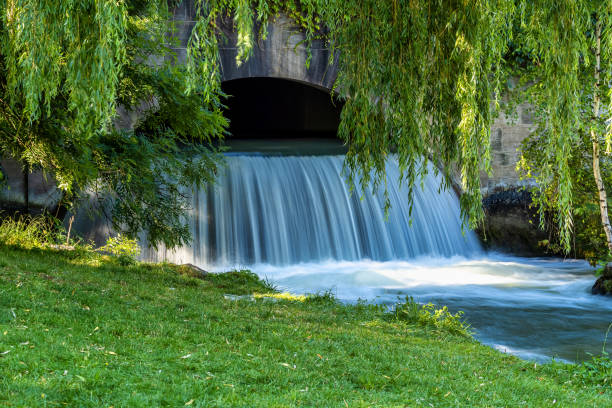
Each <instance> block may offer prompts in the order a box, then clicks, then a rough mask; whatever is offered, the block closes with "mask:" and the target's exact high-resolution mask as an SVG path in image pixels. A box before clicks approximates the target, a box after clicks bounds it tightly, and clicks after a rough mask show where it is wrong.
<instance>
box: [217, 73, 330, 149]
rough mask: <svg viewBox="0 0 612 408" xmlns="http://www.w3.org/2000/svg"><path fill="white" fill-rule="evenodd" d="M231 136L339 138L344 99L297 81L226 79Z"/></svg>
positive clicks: (227, 113) (254, 137) (250, 137)
mask: <svg viewBox="0 0 612 408" xmlns="http://www.w3.org/2000/svg"><path fill="white" fill-rule="evenodd" d="M222 88H223V92H225V93H226V94H227V95H228V98H227V99H226V100H225V101H224V103H225V105H226V106H227V109H226V111H225V116H226V117H227V118H228V119H229V120H230V126H229V129H228V130H229V132H230V136H229V137H228V139H229V140H236V139H242V140H244V139H303V138H318V139H320V138H324V139H337V131H338V124H339V123H340V112H341V110H342V102H341V101H339V100H333V99H332V97H331V96H330V94H329V92H326V91H324V90H321V89H318V88H315V87H313V86H310V85H307V84H303V83H300V82H296V81H291V80H285V79H277V78H246V79H236V80H232V81H227V82H224V83H223V85H222Z"/></svg>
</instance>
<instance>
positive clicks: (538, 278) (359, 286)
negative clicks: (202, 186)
mask: <svg viewBox="0 0 612 408" xmlns="http://www.w3.org/2000/svg"><path fill="white" fill-rule="evenodd" d="M343 160H344V158H343V157H342V156H286V157H283V156H261V155H231V156H228V157H227V167H226V168H225V169H224V171H222V172H221V173H220V174H219V177H218V182H217V184H216V185H215V186H213V187H210V188H208V189H206V190H202V191H198V192H196V194H195V195H194V197H193V210H192V213H191V226H192V233H193V237H194V241H193V244H192V246H190V247H185V248H179V249H177V250H174V251H164V250H163V249H162V250H159V251H157V252H150V253H148V254H145V257H146V258H148V259H149V260H162V259H166V260H169V261H172V262H177V263H187V262H188V263H193V264H195V265H198V266H201V267H203V268H205V269H208V270H219V271H222V270H228V269H232V268H237V267H246V268H249V269H251V270H252V271H254V272H255V273H257V274H258V275H260V276H261V277H265V278H267V279H269V280H271V281H272V282H273V283H274V284H276V285H277V286H278V287H279V288H281V289H286V290H290V291H292V292H302V293H304V292H306V293H316V292H319V291H325V290H330V289H331V290H332V291H333V292H334V293H335V294H336V296H337V297H338V298H339V299H340V300H343V301H347V302H353V301H356V300H357V299H360V298H361V299H367V300H369V301H374V302H379V303H384V304H389V305H391V304H393V303H394V302H396V301H397V300H398V298H402V297H404V296H406V295H410V296H413V297H414V298H415V299H416V300H417V301H420V302H423V303H426V302H434V303H438V304H444V305H448V306H449V308H450V309H451V310H452V311H457V310H464V311H465V312H466V317H467V319H468V321H469V322H470V323H471V324H472V326H473V327H474V328H476V329H477V337H478V338H479V339H480V340H481V341H483V342H485V343H486V344H490V345H491V346H494V347H497V348H499V349H502V350H506V351H509V352H513V353H515V354H518V355H520V356H523V357H528V358H534V359H545V358H547V357H553V356H556V357H561V358H564V359H568V360H576V359H581V358H584V357H585V352H592V353H595V352H598V351H600V350H601V344H602V342H603V335H604V333H605V330H606V328H607V325H608V324H609V319H610V316H612V302H609V301H608V300H607V299H603V298H600V297H595V296H591V295H590V294H588V289H589V288H590V285H592V283H593V275H592V270H590V269H589V267H588V265H587V264H586V263H585V262H580V261H571V262H564V261H562V260H550V259H548V260H538V259H525V258H517V257H509V256H503V255H499V254H487V253H485V252H483V251H482V249H481V247H480V244H479V242H478V239H477V237H476V236H475V234H474V233H473V232H472V231H465V234H462V231H461V218H460V212H459V204H458V200H457V197H456V196H455V195H454V194H453V193H452V192H448V191H442V192H439V191H438V190H439V185H440V179H439V177H438V176H435V175H433V174H432V173H433V172H430V174H429V175H428V176H427V177H426V178H425V180H424V184H423V188H422V189H421V188H419V187H417V188H415V189H414V206H413V210H412V217H410V216H409V207H408V196H407V194H408V192H407V189H405V188H401V187H400V186H399V185H398V183H397V180H398V177H399V169H398V166H397V163H395V162H393V161H392V160H391V161H390V163H389V164H388V166H387V176H388V191H389V198H390V201H391V210H390V213H389V216H388V219H385V214H384V209H383V208H384V197H383V195H382V191H379V192H377V193H374V194H365V195H364V197H363V198H362V199H360V198H359V196H358V195H357V194H351V193H350V191H349V190H348V186H347V184H346V182H345V179H344V178H343V176H342V167H343ZM411 219H412V223H411V221H410V220H411Z"/></svg>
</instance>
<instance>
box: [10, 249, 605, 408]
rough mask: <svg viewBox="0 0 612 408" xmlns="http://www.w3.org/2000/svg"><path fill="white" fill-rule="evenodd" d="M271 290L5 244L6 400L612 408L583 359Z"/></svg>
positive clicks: (247, 280)
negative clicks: (500, 347) (504, 349)
mask: <svg viewBox="0 0 612 408" xmlns="http://www.w3.org/2000/svg"><path fill="white" fill-rule="evenodd" d="M270 292H271V288H270V287H269V285H266V284H264V283H263V282H261V281H260V280H259V279H257V277H256V276H254V275H253V274H250V273H247V272H232V273H227V274H221V275H207V276H205V277H204V278H201V279H200V278H198V277H196V276H195V275H194V274H193V273H192V272H190V270H189V269H187V268H184V267H175V266H171V265H148V264H139V265H133V266H127V267H124V266H120V265H119V264H118V262H117V261H115V260H113V259H110V258H108V257H103V256H99V255H95V254H89V253H86V252H76V253H70V252H59V251H53V250H41V249H32V250H25V249H16V248H8V247H2V246H0V353H1V354H0V406H24V407H25V406H29V407H64V406H69V407H110V406H114V407H153V406H169V407H178V406H192V407H293V406H310V407H419V406H422V407H457V406H464V407H475V406H483V407H514V406H528V407H539V406H547V407H548V406H555V407H557V406H562V407H574V406H575V407H606V406H612V395H611V392H610V386H609V385H607V386H605V384H604V385H601V384H600V385H595V384H592V383H589V382H584V381H582V380H581V379H580V378H581V377H579V376H577V375H576V373H575V370H573V369H572V367H573V366H564V365H560V364H556V365H543V366H542V365H539V364H538V365H535V364H534V363H532V362H531V363H530V362H526V361H522V360H519V359H518V358H515V357H511V356H508V355H504V354H501V353H499V352H497V351H495V350H493V349H491V348H489V347H485V346H483V345H481V344H479V343H478V342H476V341H475V340H472V339H471V338H469V337H466V336H461V335H453V334H451V332H449V331H448V330H444V329H440V328H437V327H435V326H429V325H426V324H425V325H423V324H413V323H409V322H408V323H407V322H405V321H401V320H397V319H396V318H395V317H394V315H392V314H389V313H386V312H385V311H384V310H382V309H381V308H379V307H376V306H371V305H364V304H358V305H353V306H346V305H342V304H339V303H338V302H335V301H334V300H333V298H331V297H330V296H329V295H326V294H324V295H322V296H318V297H307V298H303V297H299V296H298V297H292V296H288V295H279V294H273V293H270ZM253 293H257V294H258V296H252V297H247V298H244V299H239V300H235V297H234V299H226V297H224V295H225V294H235V295H248V294H253ZM266 293H269V294H270V296H260V295H262V294H266ZM415 313H416V311H415ZM468 317H469V316H468ZM492 318H495V317H494V316H492Z"/></svg>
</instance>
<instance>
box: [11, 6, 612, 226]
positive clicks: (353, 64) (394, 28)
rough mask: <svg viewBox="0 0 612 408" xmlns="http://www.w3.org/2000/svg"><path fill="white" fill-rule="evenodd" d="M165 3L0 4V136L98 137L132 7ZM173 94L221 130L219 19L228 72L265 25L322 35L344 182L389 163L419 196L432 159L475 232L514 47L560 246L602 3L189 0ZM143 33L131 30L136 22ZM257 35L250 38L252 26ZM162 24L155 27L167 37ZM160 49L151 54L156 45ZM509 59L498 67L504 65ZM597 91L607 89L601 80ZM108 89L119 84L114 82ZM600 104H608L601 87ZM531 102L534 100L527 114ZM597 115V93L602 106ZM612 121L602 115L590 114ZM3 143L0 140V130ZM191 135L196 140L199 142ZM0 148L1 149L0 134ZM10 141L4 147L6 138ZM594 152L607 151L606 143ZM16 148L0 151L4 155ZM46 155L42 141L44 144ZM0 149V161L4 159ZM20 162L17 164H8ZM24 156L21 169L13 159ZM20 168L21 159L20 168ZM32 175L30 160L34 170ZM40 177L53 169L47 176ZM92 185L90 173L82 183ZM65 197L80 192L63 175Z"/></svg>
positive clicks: (606, 46) (127, 40) (381, 173)
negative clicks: (52, 119) (232, 53)
mask: <svg viewBox="0 0 612 408" xmlns="http://www.w3.org/2000/svg"><path fill="white" fill-rule="evenodd" d="M178 3H180V1H177V0H173V1H170V2H168V1H167V0H156V1H143V0H66V1H61V2H57V1H54V0H2V1H0V7H1V8H2V20H1V22H2V27H1V33H0V49H1V52H2V59H3V61H4V64H3V67H4V70H3V74H4V77H5V78H4V84H5V85H4V91H3V95H2V104H1V106H4V108H2V111H3V114H4V117H5V120H4V125H3V126H2V128H3V129H4V130H2V129H0V130H2V134H4V135H6V134H10V133H11V132H13V134H17V133H19V132H21V130H20V129H21V126H22V125H21V124H22V123H23V122H24V121H25V122H26V123H27V124H29V129H30V133H27V134H26V135H25V136H24V137H22V138H20V139H19V141H20V142H19V143H22V147H23V146H25V145H27V143H28V137H29V136H28V135H32V134H34V133H35V132H34V131H33V130H32V129H34V128H35V126H34V127H33V124H34V125H35V124H36V123H37V121H40V120H41V119H44V118H45V117H48V116H50V115H53V114H54V109H53V104H54V103H56V102H57V100H58V98H62V99H64V100H65V101H66V109H67V111H68V112H69V113H70V114H68V115H65V116H64V118H63V120H65V123H63V124H62V127H63V129H64V130H65V131H67V132H68V133H69V135H70V137H71V138H72V139H73V141H74V142H75V143H77V142H78V143H80V144H81V145H82V146H85V147H86V148H90V149H95V148H94V146H93V145H92V144H91V143H89V142H87V141H88V140H91V139H94V140H95V135H97V134H100V132H104V131H107V130H108V129H109V127H110V125H111V123H112V119H113V116H114V114H115V106H116V101H117V100H118V94H120V93H121V92H122V91H121V89H120V88H121V84H122V83H123V82H125V78H126V70H127V71H129V68H130V67H134V66H136V65H138V64H150V62H149V61H147V59H146V58H141V59H140V60H138V59H131V60H130V59H129V58H127V57H126V47H127V45H128V44H135V43H137V41H134V38H132V36H133V35H134V34H133V33H132V32H130V31H129V30H128V29H127V27H128V26H129V22H130V21H132V23H133V22H134V19H133V17H134V13H133V10H134V9H142V8H143V7H145V5H146V7H147V10H149V11H148V14H146V15H147V16H148V18H151V19H152V20H155V18H154V16H155V13H156V10H160V11H159V13H160V14H159V15H162V14H163V13H164V12H165V11H164V10H167V9H168V5H170V7H173V6H176V5H177V4H178ZM193 4H194V6H195V12H196V15H197V22H196V24H195V27H194V29H193V31H192V33H191V37H190V39H189V45H188V50H187V55H188V58H187V62H186V67H185V72H186V74H185V86H184V89H181V92H185V94H186V95H198V98H200V100H201V102H202V105H203V106H206V107H209V110H210V115H212V116H211V118H212V117H215V118H216V119H214V120H213V119H211V123H213V124H214V125H210V126H213V128H214V129H215V130H214V131H213V133H214V134H218V133H219V126H221V124H222V118H218V117H217V116H220V115H221V110H220V109H218V105H219V98H220V96H221V95H222V92H221V76H220V62H219V36H218V34H219V33H218V29H217V21H218V19H219V17H227V16H230V17H232V18H233V19H234V26H235V30H236V31H237V38H238V44H237V46H238V54H237V55H238V61H237V62H238V63H241V62H243V61H245V60H246V59H248V57H249V56H250V54H251V51H252V47H253V44H255V40H256V39H255V36H257V35H261V36H265V35H266V32H265V23H266V22H267V21H269V20H270V19H271V18H272V17H274V16H275V15H277V14H278V13H279V12H283V13H286V14H288V15H289V16H290V17H292V18H293V19H294V20H295V21H296V22H297V23H298V24H299V25H300V26H302V27H303V29H304V31H305V33H306V37H307V39H309V40H311V39H314V38H319V37H323V38H324V39H325V40H326V42H327V44H328V46H329V48H330V50H331V51H332V56H331V60H334V59H337V61H338V64H339V76H338V79H337V81H336V84H335V92H336V93H337V94H339V95H340V96H342V97H343V98H345V100H346V103H345V105H344V109H343V111H342V114H341V124H340V128H339V136H340V137H341V138H342V139H343V140H344V141H345V142H346V144H347V146H348V154H347V157H346V167H347V169H348V170H349V174H350V182H351V183H354V184H360V185H361V187H362V188H366V186H367V185H368V183H369V182H373V183H374V185H375V187H383V188H384V185H385V183H386V179H385V177H386V173H385V161H386V160H387V158H388V157H389V155H390V154H391V153H395V154H396V155H397V158H398V160H399V163H400V168H401V170H402V181H403V182H405V183H406V184H407V185H408V187H409V188H410V189H412V188H413V187H414V186H415V185H418V183H419V181H420V180H421V178H422V176H423V175H424V174H425V172H427V169H428V166H426V165H424V161H432V162H433V164H434V165H435V166H433V168H436V169H442V171H443V173H444V175H445V176H446V177H445V180H446V181H445V187H448V186H449V184H450V182H451V179H452V177H451V176H452V173H453V172H454V169H456V170H457V171H458V174H460V184H461V188H462V190H463V194H462V196H461V205H462V211H463V214H464V216H465V219H466V220H469V222H470V224H471V226H474V225H476V224H477V223H478V222H479V221H480V220H481V219H482V209H481V199H482V197H481V192H480V181H479V180H480V175H481V174H482V172H483V171H484V172H486V171H489V169H490V163H489V162H490V154H489V135H490V125H491V121H492V119H493V118H494V114H495V112H496V111H497V109H498V99H499V98H500V94H501V91H502V89H503V88H504V87H505V83H506V80H507V75H508V73H509V72H510V70H507V69H505V68H506V67H507V65H506V64H505V62H506V61H505V58H506V57H508V56H509V55H510V53H509V48H508V47H509V44H515V46H516V44H518V47H519V48H520V50H521V52H522V55H523V57H524V58H525V59H526V60H527V61H528V62H527V65H528V66H529V68H530V69H531V73H532V75H531V76H530V81H531V82H530V84H531V86H533V87H534V88H533V89H538V90H539V92H538V93H537V94H536V93H534V94H533V98H534V100H533V101H534V102H535V103H537V104H538V106H540V107H542V109H543V111H545V112H546V115H544V116H543V117H542V122H541V126H544V127H545V128H546V129H547V131H546V132H545V136H544V137H543V138H542V140H541V144H542V146H541V148H542V149H543V151H544V152H545V154H546V156H547V157H549V158H550V160H549V161H548V162H547V165H546V166H544V167H542V168H541V169H538V182H540V183H541V185H542V188H543V189H545V188H547V187H546V186H548V185H550V183H552V181H553V180H556V182H557V186H558V200H557V201H556V204H555V208H556V210H557V211H558V212H559V222H560V223H561V226H562V230H563V231H565V233H568V231H569V230H570V228H571V215H572V211H571V209H572V197H571V177H569V166H570V164H569V163H570V160H569V158H570V157H571V154H572V149H573V146H574V144H575V143H577V140H578V138H577V137H576V136H575V132H573V130H572V129H575V128H576V126H577V123H578V121H579V118H580V109H581V108H580V106H581V104H580V103H579V102H578V101H577V100H578V96H579V95H580V94H581V92H582V89H583V86H582V83H581V81H582V77H581V75H580V72H581V67H582V66H584V65H589V64H591V62H589V61H590V58H591V56H590V55H591V54H590V47H591V46H592V41H591V39H592V38H591V37H592V35H591V33H592V20H593V17H594V15H595V14H597V15H599V16H601V18H600V19H599V21H600V22H601V24H602V39H603V42H602V44H603V45H602V48H603V53H602V61H603V62H602V66H604V67H606V69H608V68H607V67H609V65H608V61H609V60H610V56H611V54H612V51H611V50H612V30H611V28H612V21H611V18H610V12H609V11H610V10H609V8H610V7H611V6H610V2H609V1H587V0H567V1H561V2H559V1H551V0H530V1H526V0H473V1H448V0H444V1H443V0H411V1H401V0H387V1H380V0H286V1H281V0H209V1H204V0H195V1H194V2H193ZM146 21H147V20H146V19H142V21H141V22H140V23H141V24H147V23H146ZM255 21H259V22H262V23H264V24H263V25H262V26H263V27H264V28H263V30H262V31H261V32H259V33H255V32H254V31H253V28H254V22H255ZM168 24H170V23H168ZM159 41H160V45H162V44H161V42H164V41H166V40H164V39H163V36H160V37H159ZM512 61H515V60H512V59H511V60H510V62H512ZM604 78H606V79H605V81H608V79H607V78H609V76H608V75H606V76H604ZM122 81H123V82H122ZM604 84H605V85H604V86H602V87H601V89H602V92H604V91H605V92H608V90H609V89H611V88H610V86H609V83H608V82H604ZM536 99H537V100H536ZM606 100H607V101H608V105H610V104H611V103H612V102H611V101H612V92H610V94H609V95H608V96H607V99H606ZM603 111H604V112H606V115H609V113H610V112H612V109H610V106H608V108H607V109H604V110H603ZM7 129H8V130H7ZM205 133H206V132H205ZM2 137H3V138H4V137H5V136H2ZM13 140H16V139H15V138H13ZM607 140H608V144H609V141H610V138H609V137H608V139H607ZM19 143H11V144H7V143H0V145H3V146H8V145H10V146H12V149H13V150H11V152H12V153H15V150H19V149H15V148H14V147H15V146H16V145H19ZM48 143H53V141H52V140H48ZM6 150H7V149H6V148H5V151H6ZM17 153H19V152H17ZM22 156H23V155H22ZM31 156H32V155H30V156H28V157H31ZM39 163H40V164H42V165H43V166H45V165H46V163H45V161H44V160H43V161H39ZM50 167H53V166H50ZM89 177H90V179H91V177H96V175H95V174H93V175H90V176H89ZM65 179H66V183H65V185H64V186H63V187H64V188H66V189H71V188H75V186H74V185H72V184H76V185H77V186H76V187H77V188H78V187H82V185H81V184H83V180H80V179H79V178H78V177H73V178H70V177H66V178H65Z"/></svg>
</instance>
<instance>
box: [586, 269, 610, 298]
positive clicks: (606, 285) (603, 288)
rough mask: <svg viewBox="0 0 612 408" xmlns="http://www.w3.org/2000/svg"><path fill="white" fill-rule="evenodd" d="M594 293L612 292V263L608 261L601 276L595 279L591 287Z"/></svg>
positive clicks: (605, 293) (604, 293)
mask: <svg viewBox="0 0 612 408" xmlns="http://www.w3.org/2000/svg"><path fill="white" fill-rule="evenodd" d="M591 293H592V294H593V295H610V294H612V263H608V264H607V265H606V266H605V267H604V269H603V271H602V273H601V276H600V277H599V278H598V279H597V280H596V281H595V284H593V287H592V288H591Z"/></svg>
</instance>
